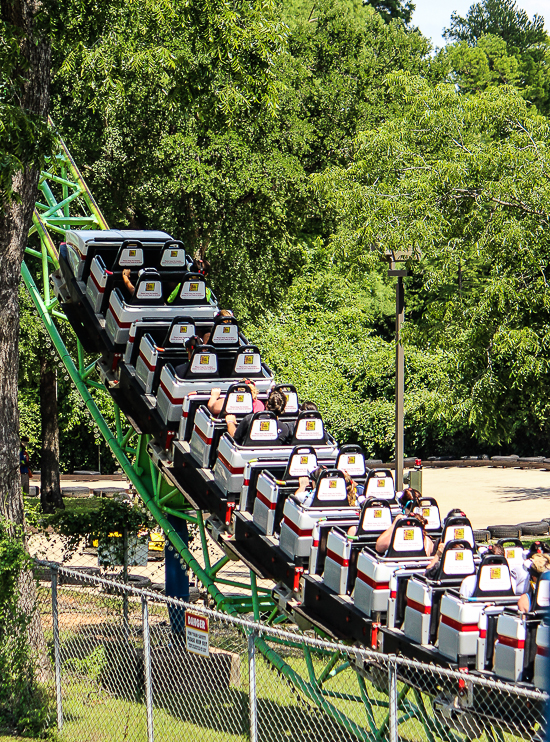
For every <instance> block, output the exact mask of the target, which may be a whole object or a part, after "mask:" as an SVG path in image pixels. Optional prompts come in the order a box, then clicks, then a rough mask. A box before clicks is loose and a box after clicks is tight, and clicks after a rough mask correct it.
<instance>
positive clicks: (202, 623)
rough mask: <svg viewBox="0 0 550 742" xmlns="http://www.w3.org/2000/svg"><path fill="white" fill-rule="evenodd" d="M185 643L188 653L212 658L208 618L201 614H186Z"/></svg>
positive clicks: (187, 612) (189, 612) (188, 612)
mask: <svg viewBox="0 0 550 742" xmlns="http://www.w3.org/2000/svg"><path fill="white" fill-rule="evenodd" d="M185 642H186V646H187V651H188V652H193V653H194V654H200V655H202V656H203V657H209V656H210V650H209V646H208V618H207V617H206V616H201V614H200V613H191V611H186V612H185Z"/></svg>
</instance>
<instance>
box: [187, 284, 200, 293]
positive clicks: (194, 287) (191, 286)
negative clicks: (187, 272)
mask: <svg viewBox="0 0 550 742" xmlns="http://www.w3.org/2000/svg"><path fill="white" fill-rule="evenodd" d="M198 290H199V284H198V283H190V284H189V291H198Z"/></svg>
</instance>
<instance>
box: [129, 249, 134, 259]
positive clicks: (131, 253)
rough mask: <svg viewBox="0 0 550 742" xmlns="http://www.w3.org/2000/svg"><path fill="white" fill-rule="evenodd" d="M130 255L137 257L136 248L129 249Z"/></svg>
mask: <svg viewBox="0 0 550 742" xmlns="http://www.w3.org/2000/svg"><path fill="white" fill-rule="evenodd" d="M128 255H129V256H130V257H131V258H135V257H136V251H135V250H128Z"/></svg>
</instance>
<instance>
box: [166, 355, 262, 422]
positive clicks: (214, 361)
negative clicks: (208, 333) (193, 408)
mask: <svg viewBox="0 0 550 742" xmlns="http://www.w3.org/2000/svg"><path fill="white" fill-rule="evenodd" d="M242 350H244V349H241V350H240V351H239V354H240V353H241V352H242ZM197 352H198V353H200V354H202V355H201V359H200V363H199V362H198V361H197V362H195V361H193V362H192V363H191V366H190V368H189V370H188V371H187V373H186V375H185V378H181V377H179V376H177V375H176V373H175V371H174V369H173V368H172V367H171V365H170V364H166V365H164V366H163V367H162V370H161V371H160V375H159V378H160V386H159V390H158V394H157V409H158V411H159V413H160V415H161V417H162V419H163V420H164V422H177V421H179V420H180V417H181V414H182V407H183V401H184V399H185V397H186V395H188V394H189V393H190V392H192V391H207V390H211V389H212V388H213V387H215V386H216V387H219V388H220V389H222V391H224V390H227V389H228V388H229V387H230V386H231V385H233V384H235V379H234V378H228V377H223V376H220V370H219V365H220V363H219V353H220V351H218V350H216V349H215V348H214V347H213V346H206V345H203V346H201V347H199V348H197V351H196V353H197ZM209 354H210V359H209V360H207V359H206V356H208V355H209ZM237 357H238V356H237ZM193 358H195V356H193ZM214 365H215V369H214ZM158 367H159V364H158V363H157V369H158ZM239 376H242V374H239ZM271 383H272V377H270V376H268V375H267V371H265V372H264V376H263V377H261V378H258V379H256V388H257V389H258V391H260V392H261V391H266V390H267V389H269V387H270V385H271ZM154 389H155V382H154V381H153V392H154Z"/></svg>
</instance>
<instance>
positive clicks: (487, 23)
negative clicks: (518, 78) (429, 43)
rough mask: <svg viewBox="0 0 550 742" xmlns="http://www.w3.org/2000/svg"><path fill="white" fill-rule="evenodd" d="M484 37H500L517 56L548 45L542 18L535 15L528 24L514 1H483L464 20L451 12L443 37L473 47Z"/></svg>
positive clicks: (527, 18)
mask: <svg viewBox="0 0 550 742" xmlns="http://www.w3.org/2000/svg"><path fill="white" fill-rule="evenodd" d="M487 34H492V35H493V36H500V37H501V38H502V39H504V41H505V42H506V44H507V45H508V46H510V47H512V48H514V49H517V50H518V51H520V52H524V51H527V50H528V49H531V48H533V47H536V46H538V45H539V44H546V43H547V35H546V32H545V30H544V18H543V17H542V16H540V15H534V16H533V20H532V21H531V20H529V16H528V15H527V13H526V12H525V10H522V9H521V8H518V5H517V3H516V1H515V0H482V2H480V3H474V5H472V6H471V7H470V9H469V10H468V13H467V14H466V18H464V17H462V16H460V15H458V13H457V12H456V11H454V12H453V13H452V14H451V25H450V28H446V29H445V31H444V34H443V35H444V37H445V38H447V39H453V40H455V41H466V43H468V44H470V45H473V44H475V43H476V41H479V39H481V37H482V36H486V35H487Z"/></svg>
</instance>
